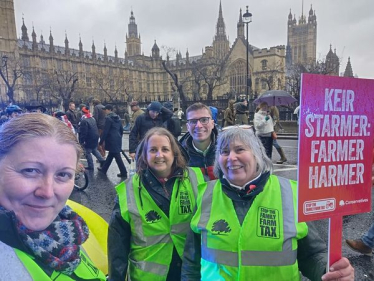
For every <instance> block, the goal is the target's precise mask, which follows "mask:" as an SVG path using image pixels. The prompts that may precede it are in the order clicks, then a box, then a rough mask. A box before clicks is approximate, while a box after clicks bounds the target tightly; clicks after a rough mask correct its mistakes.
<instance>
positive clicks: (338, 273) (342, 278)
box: [322, 258, 355, 281]
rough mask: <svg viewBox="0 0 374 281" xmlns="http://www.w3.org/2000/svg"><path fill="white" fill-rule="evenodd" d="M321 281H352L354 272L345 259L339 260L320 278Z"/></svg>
mask: <svg viewBox="0 0 374 281" xmlns="http://www.w3.org/2000/svg"><path fill="white" fill-rule="evenodd" d="M322 280H323V281H327V280H329V281H330V280H339V281H354V280H355V270H354V268H353V267H352V265H351V263H350V262H349V260H348V259H347V258H341V259H340V260H338V261H337V262H336V263H334V264H333V265H332V266H331V267H330V271H329V272H327V273H326V274H325V275H323V276H322Z"/></svg>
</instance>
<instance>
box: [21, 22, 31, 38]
mask: <svg viewBox="0 0 374 281" xmlns="http://www.w3.org/2000/svg"><path fill="white" fill-rule="evenodd" d="M21 30H22V37H21V39H22V40H23V41H29V35H28V34H27V27H26V25H25V20H24V18H22V27H21Z"/></svg>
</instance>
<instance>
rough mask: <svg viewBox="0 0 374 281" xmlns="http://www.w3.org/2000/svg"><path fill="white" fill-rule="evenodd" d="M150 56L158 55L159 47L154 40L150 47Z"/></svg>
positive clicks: (155, 56)
mask: <svg viewBox="0 0 374 281" xmlns="http://www.w3.org/2000/svg"><path fill="white" fill-rule="evenodd" d="M152 57H154V58H159V57H160V48H159V47H158V46H157V43H156V40H155V43H154V44H153V47H152Z"/></svg>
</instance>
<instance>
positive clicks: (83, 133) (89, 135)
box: [79, 117, 99, 149]
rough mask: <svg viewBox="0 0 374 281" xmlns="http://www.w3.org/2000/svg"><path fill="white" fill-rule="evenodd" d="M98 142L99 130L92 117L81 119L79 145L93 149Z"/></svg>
mask: <svg viewBox="0 0 374 281" xmlns="http://www.w3.org/2000/svg"><path fill="white" fill-rule="evenodd" d="M98 141H99V130H98V129H97V125H96V121H95V119H94V118H93V117H90V118H85V117H83V118H82V120H81V122H80V124H79V143H80V144H81V145H82V146H83V147H85V148H90V149H94V148H96V147H97V143H98Z"/></svg>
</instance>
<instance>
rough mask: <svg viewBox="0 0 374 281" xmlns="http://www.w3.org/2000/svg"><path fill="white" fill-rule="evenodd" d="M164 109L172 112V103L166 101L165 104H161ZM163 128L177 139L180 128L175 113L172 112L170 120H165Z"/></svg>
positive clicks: (180, 131) (180, 132)
mask: <svg viewBox="0 0 374 281" xmlns="http://www.w3.org/2000/svg"><path fill="white" fill-rule="evenodd" d="M162 105H163V106H164V107H166V108H167V109H169V110H170V111H173V109H174V108H173V103H172V102H170V101H167V102H164V103H163V104H162ZM164 125H165V126H164V127H165V128H166V129H168V130H169V132H170V133H171V134H172V135H173V136H174V137H175V138H176V139H178V137H179V136H180V135H181V134H182V127H181V122H180V120H179V118H178V114H177V111H176V110H174V111H173V116H171V118H170V119H169V120H166V122H165V124H164Z"/></svg>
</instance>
